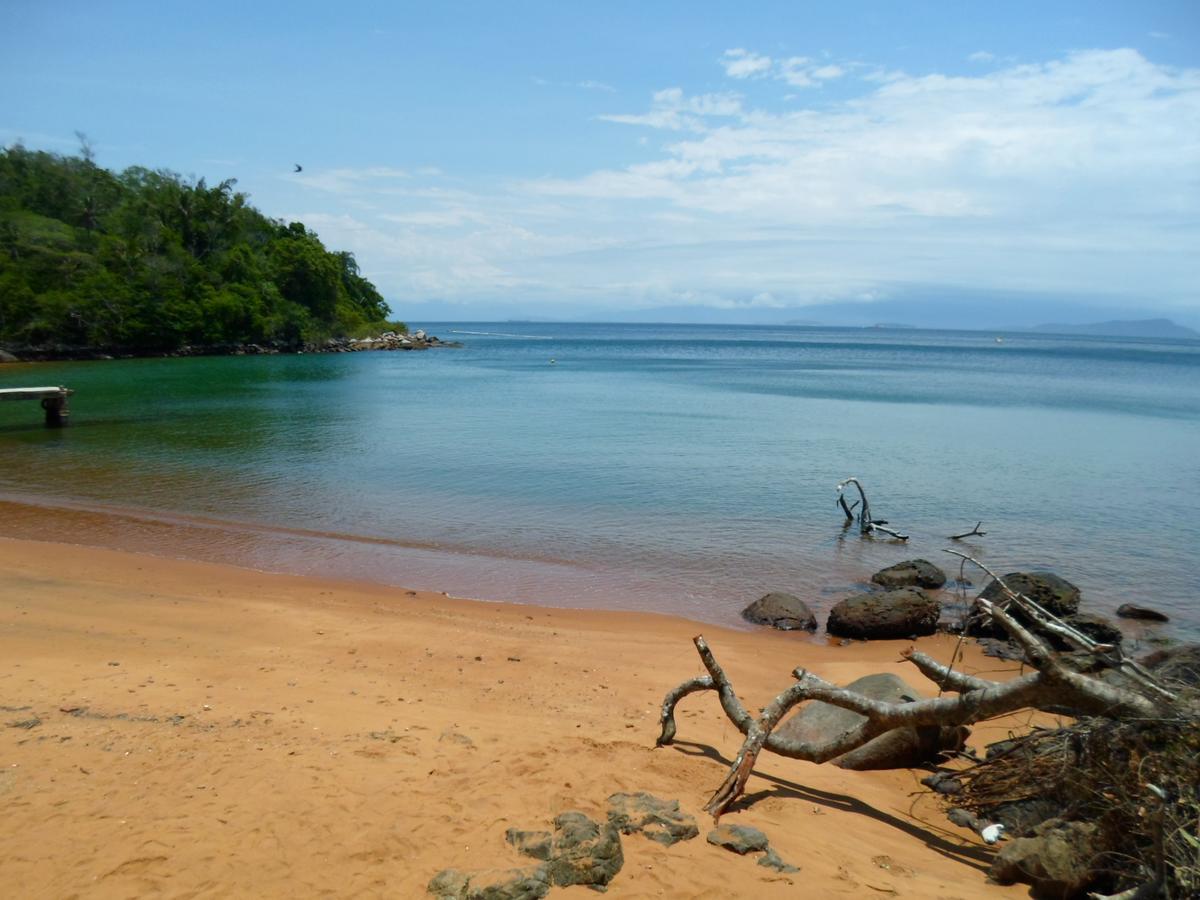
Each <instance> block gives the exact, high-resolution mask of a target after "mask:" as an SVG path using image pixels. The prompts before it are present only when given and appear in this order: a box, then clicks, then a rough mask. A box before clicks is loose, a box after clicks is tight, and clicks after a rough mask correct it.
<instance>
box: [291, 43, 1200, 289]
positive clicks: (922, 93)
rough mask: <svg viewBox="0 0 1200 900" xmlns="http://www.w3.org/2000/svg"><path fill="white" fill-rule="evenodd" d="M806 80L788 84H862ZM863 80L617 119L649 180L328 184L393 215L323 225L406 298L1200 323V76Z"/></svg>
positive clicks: (1078, 60)
mask: <svg viewBox="0 0 1200 900" xmlns="http://www.w3.org/2000/svg"><path fill="white" fill-rule="evenodd" d="M789 62H792V60H784V61H781V62H779V63H776V64H775V66H776V67H775V68H774V69H773V70H772V71H773V73H775V76H776V77H780V78H782V77H783V76H782V74H781V73H783V72H785V71H791V72H793V73H800V74H802V75H803V77H805V78H808V79H810V80H813V81H816V80H818V78H819V76H818V75H817V72H818V70H821V69H831V68H845V67H841V66H834V64H832V63H825V64H824V65H817V64H815V63H812V62H811V61H809V60H799V59H797V60H795V62H794V65H793V66H792V67H791V68H790V69H786V68H785V67H784V63H789ZM847 71H848V69H847ZM858 71H859V72H863V71H865V72H866V74H860V75H859V77H858V78H856V79H853V80H851V79H848V78H847V81H846V85H845V87H846V89H853V90H855V91H857V94H856V95H855V96H853V97H851V98H850V99H836V100H828V99H826V101H825V102H823V103H821V104H820V105H812V106H807V107H803V106H802V107H801V108H798V109H791V108H789V109H788V111H783V112H781V111H779V110H777V109H772V108H770V107H761V106H756V105H748V101H747V100H746V99H745V98H743V97H740V96H738V95H735V94H728V93H715V94H714V93H708V94H690V93H688V92H686V91H685V90H684V89H683V88H681V87H673V88H667V89H664V90H661V91H658V92H656V93H654V94H653V95H652V97H651V98H650V101H649V104H648V109H645V110H643V111H636V110H634V111H629V112H623V113H617V114H613V115H608V116H605V117H604V118H605V119H606V120H607V121H610V122H614V123H624V124H633V125H638V126H642V127H645V128H647V129H648V131H647V134H648V135H650V136H651V140H650V143H649V144H648V146H647V147H644V148H641V149H639V150H638V151H637V153H638V157H639V161H637V162H633V161H629V162H627V163H625V164H616V165H612V166H610V167H606V168H602V169H597V170H595V171H592V172H590V173H587V174H585V175H583V176H580V177H569V178H567V177H547V178H540V179H534V180H524V181H517V182H512V183H508V184H491V185H489V186H488V187H487V188H486V189H485V188H478V187H476V188H474V189H467V188H465V187H461V186H460V187H458V188H452V187H447V185H446V183H445V181H444V178H442V177H440V176H433V175H421V174H418V173H415V172H414V173H411V174H409V173H407V172H405V171H404V170H380V169H374V170H371V169H368V170H360V171H357V172H350V171H347V170H337V172H336V174H334V173H324V175H314V176H313V177H315V178H317V179H319V180H322V179H323V178H327V179H328V182H329V184H332V185H334V186H335V187H336V188H337V189H338V190H341V191H343V192H344V193H345V195H346V197H348V198H359V199H362V200H364V201H365V200H366V199H368V198H369V199H370V200H371V202H372V203H374V204H375V205H377V206H378V207H379V209H378V210H374V211H364V212H362V213H361V214H359V213H356V214H355V215H354V216H353V217H348V216H338V215H333V214H328V213H322V212H320V211H318V212H315V213H312V214H309V215H304V216H301V217H300V218H301V219H302V220H303V221H305V222H308V223H310V224H313V225H314V226H315V227H320V228H321V233H322V237H323V238H324V237H326V233H325V229H327V228H328V229H331V231H332V234H333V236H334V237H335V238H336V239H332V240H330V243H331V245H333V246H347V247H349V248H350V249H353V250H355V251H356V252H358V253H359V257H360V260H361V261H362V263H363V265H364V269H365V270H366V271H367V273H368V275H370V276H371V277H372V278H377V279H378V280H379V282H380V283H381V285H383V286H384V287H385V289H386V290H387V291H388V292H389V296H392V295H399V296H403V297H413V298H422V297H425V296H438V297H443V298H448V299H455V300H469V299H471V298H477V297H491V298H495V297H497V296H510V297H514V298H534V297H546V298H555V299H556V302H561V303H564V304H569V303H573V302H585V301H586V302H596V303H602V302H605V298H607V301H608V302H611V301H613V300H619V301H621V302H622V303H624V304H625V305H631V304H633V303H636V302H640V303H645V304H659V303H689V304H691V303H704V304H708V305H724V306H728V305H729V304H741V305H745V304H756V305H759V306H774V305H779V306H790V305H797V304H804V303H811V302H823V301H828V300H832V299H848V300H849V299H855V298H858V299H859V300H862V299H863V298H868V299H869V298H878V297H883V296H886V295H887V293H888V291H889V289H890V286H892V285H895V284H897V283H920V284H927V285H945V286H953V285H973V286H976V287H980V288H986V289H988V290H1010V291H1028V290H1036V291H1042V292H1073V293H1077V294H1088V295H1091V296H1095V297H1104V296H1125V297H1139V296H1141V297H1147V298H1152V299H1153V300H1154V301H1155V302H1162V303H1164V304H1167V305H1169V304H1171V303H1176V304H1182V305H1184V306H1186V305H1188V304H1190V305H1191V306H1192V307H1193V308H1194V307H1195V306H1196V295H1195V285H1196V284H1197V283H1200V268H1198V265H1197V262H1196V261H1195V260H1196V254H1195V252H1194V251H1195V246H1196V244H1197V240H1198V237H1200V235H1198V227H1197V225H1196V223H1197V222H1198V221H1200V188H1198V186H1197V184H1198V183H1197V179H1196V175H1195V173H1196V172H1197V171H1200V141H1198V140H1197V138H1196V135H1197V134H1200V70H1198V69H1181V68H1174V67H1169V66H1161V65H1157V64H1155V63H1152V62H1150V61H1149V60H1147V59H1146V58H1145V57H1143V56H1142V55H1140V54H1139V53H1137V52H1136V51H1134V50H1088V51H1081V52H1076V53H1072V54H1069V55H1067V56H1065V57H1063V58H1061V59H1056V60H1052V61H1049V62H1043V63H1037V64H1026V65H1010V66H1008V67H1005V68H1000V69H996V70H994V71H988V72H986V73H982V74H977V75H972V76H963V75H947V74H941V73H931V74H924V75H908V74H904V73H897V72H890V73H886V74H884V75H881V74H878V73H872V72H871V71H870V70H869V69H865V68H863V69H859V70H858ZM824 77H826V78H831V77H833V73H832V72H829V71H827V72H826V73H825V75H824ZM779 87H780V89H782V88H783V86H782V85H780V86H779ZM802 96H812V94H811V93H806V94H804V95H802ZM801 102H802V101H801ZM564 127H565V126H564ZM647 154H649V158H647ZM380 172H395V173H396V174H395V175H394V176H393V177H389V176H386V175H381V174H379V173H380ZM367 173H375V174H367ZM306 174H307V173H306ZM324 184H325V182H324V180H322V184H320V185H309V186H311V187H318V186H319V187H322V191H324V192H326V193H328V191H329V190H330V189H331V188H329V187H326V186H324ZM389 184H392V185H395V186H403V189H402V190H396V191H395V192H394V193H385V194H383V195H380V193H379V189H380V188H381V187H383V188H386V187H387V185H389ZM312 196H314V197H316V196H318V194H316V193H314V194H313V195H312ZM321 216H325V218H320V217H321ZM547 302H550V301H549V300H548V301H547ZM864 302H865V301H864Z"/></svg>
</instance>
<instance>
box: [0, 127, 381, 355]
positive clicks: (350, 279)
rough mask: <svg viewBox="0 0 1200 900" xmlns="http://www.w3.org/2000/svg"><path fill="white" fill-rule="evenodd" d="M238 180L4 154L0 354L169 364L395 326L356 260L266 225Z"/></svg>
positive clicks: (312, 238) (296, 227)
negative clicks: (133, 356)
mask: <svg viewBox="0 0 1200 900" xmlns="http://www.w3.org/2000/svg"><path fill="white" fill-rule="evenodd" d="M234 184H235V182H234V181H233V180H232V179H230V180H228V181H223V182H221V183H220V184H217V185H214V186H211V187H210V186H209V185H207V184H205V181H204V179H203V178H201V179H200V180H199V181H196V182H195V183H194V184H193V183H190V182H188V181H187V180H185V179H183V178H181V177H180V176H179V175H176V174H174V173H172V172H165V171H151V170H150V169H144V168H140V167H134V168H130V169H126V170H125V171H124V172H121V173H119V174H118V173H114V172H110V171H108V170H106V169H102V168H100V167H99V166H97V165H95V163H94V162H93V161H92V159H91V154H90V152H89V150H88V147H87V145H86V143H85V145H84V148H83V152H82V153H81V155H79V156H59V155H57V154H52V153H45V152H40V151H32V150H27V149H25V148H24V147H22V146H19V145H18V146H14V147H9V148H7V149H0V343H3V344H9V345H13V346H35V345H56V346H75V347H92V348H98V349H115V350H122V351H127V352H134V353H137V352H150V353H152V352H161V351H169V350H173V349H176V348H178V347H180V346H183V345H185V344H200V345H221V344H239V343H262V342H272V341H275V342H284V343H286V344H290V345H297V344H300V343H301V342H304V341H316V340H320V339H322V338H324V337H328V336H334V335H346V334H356V333H362V332H364V331H366V330H369V329H372V328H374V329H379V328H382V327H385V326H386V323H385V317H386V315H387V311H388V310H387V305H386V304H385V303H384V300H383V298H382V297H381V296H380V294H379V292H378V291H377V290H376V289H375V287H374V285H372V284H371V283H370V282H369V281H367V280H366V279H365V278H363V277H362V275H360V274H359V270H358V265H357V263H355V261H354V255H353V254H351V253H335V252H331V251H329V250H326V249H325V247H324V246H323V245H322V244H321V241H320V240H319V239H318V238H317V236H316V234H314V233H312V232H311V231H308V230H307V229H306V228H305V227H304V226H303V225H301V224H300V223H298V222H292V223H291V224H284V223H283V222H280V221H275V220H272V219H269V218H267V217H266V216H264V215H263V214H262V213H260V212H258V210H256V209H254V208H253V207H252V206H249V205H247V203H246V196H245V195H244V194H240V193H237V192H236V191H235V190H234Z"/></svg>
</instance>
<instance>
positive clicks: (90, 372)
mask: <svg viewBox="0 0 1200 900" xmlns="http://www.w3.org/2000/svg"><path fill="white" fill-rule="evenodd" d="M424 328H425V329H426V330H427V331H429V332H430V333H433V334H436V335H438V336H439V337H440V338H442V339H443V340H454V341H461V343H462V347H461V348H445V349H435V350H428V351H422V352H360V353H345V354H309V355H279V356H237V357H199V358H197V357H191V358H171V359H133V360H105V361H90V362H62V363H38V364H11V365H5V366H0V387H18V386H27V385H41V384H63V385H66V386H68V387H70V388H72V389H74V390H75V392H76V393H75V395H74V397H73V398H72V400H71V420H70V421H71V424H70V426H69V427H67V428H64V429H60V430H55V429H47V428H45V427H43V425H42V421H41V411H40V410H39V409H37V408H36V404H33V403H4V404H0V536H8V537H21V538H35V539H39V540H50V541H58V542H63V543H70V544H82V545H92V546H102V547H118V548H122V549H129V550H136V551H141V552H148V553H153V554H159V555H162V556H169V557H183V558H189V559H199V560H210V561H218V562H225V563H233V564H236V565H240V566H246V567H251V568H255V569H260V570H266V571H277V572H287V573H296V574H318V575H322V576H328V577H335V578H346V579H356V580H362V581H369V582H377V583H385V584H391V585H402V586H404V587H408V588H419V589H429V590H436V591H445V592H447V593H449V594H451V595H455V596H465V597H475V598H480V599H486V600H497V601H518V602H522V603H530V604H540V605H547V606H555V607H577V608H600V609H613V610H641V611H647V612H655V613H664V614H671V615H678V616H684V617H687V618H689V619H693V620H696V621H698V622H706V623H717V624H721V625H728V626H734V627H746V626H744V624H743V623H742V620H741V618H740V612H741V610H742V609H743V608H744V607H745V606H746V605H747V604H749V603H750V602H751V601H753V600H755V599H757V598H758V597H760V596H762V595H763V594H765V593H767V592H770V591H786V592H789V593H793V594H796V595H797V596H799V597H801V598H803V599H804V600H806V601H808V602H809V603H810V604H811V605H812V606H814V607H815V608H816V609H817V610H818V611H819V612H823V611H825V610H827V609H828V608H829V607H830V606H832V605H833V604H834V603H835V602H837V600H839V599H841V598H842V597H845V596H848V595H850V594H852V593H855V592H858V591H860V590H863V589H865V587H866V586H867V583H868V581H869V579H870V576H871V574H872V573H873V572H875V571H876V570H878V569H880V568H882V567H884V566H887V565H890V564H892V563H895V562H898V561H900V560H904V559H910V558H914V557H922V558H925V559H929V560H931V561H933V562H935V563H937V564H938V565H940V566H942V567H943V568H944V569H945V570H946V571H947V572H948V573H949V574H950V576H951V579H952V588H953V590H950V591H947V592H946V593H947V596H950V595H951V594H954V595H957V597H958V599H959V600H960V601H961V600H962V599H963V597H966V596H968V595H972V596H973V593H974V592H976V591H978V589H979V588H980V587H982V585H983V584H984V583H986V581H987V578H986V576H984V575H983V574H982V572H981V571H980V570H978V569H977V568H975V567H974V566H973V565H970V564H965V563H962V562H961V560H960V559H958V558H957V557H954V556H952V555H950V554H948V553H946V552H945V551H946V550H947V549H956V550H959V551H961V552H963V553H967V554H969V555H971V556H974V557H975V558H977V559H978V560H980V561H981V562H983V563H985V564H986V565H987V566H989V567H991V568H993V569H995V570H996V571H998V572H1001V573H1007V572H1013V571H1021V570H1050V571H1054V572H1056V573H1058V574H1060V575H1061V576H1063V577H1064V578H1066V579H1067V580H1069V581H1071V582H1072V583H1074V584H1076V585H1078V586H1079V587H1080V589H1081V590H1082V592H1083V598H1084V599H1083V608H1084V610H1085V611H1090V612H1095V613H1099V614H1104V615H1111V614H1112V613H1113V611H1114V610H1115V608H1116V607H1117V606H1118V605H1120V604H1122V603H1134V604H1138V605H1143V606H1150V607H1153V608H1155V609H1158V610H1161V611H1163V612H1165V613H1167V614H1168V615H1169V616H1170V617H1171V620H1172V621H1171V622H1170V623H1169V624H1168V625H1166V626H1147V625H1132V624H1131V625H1128V626H1127V628H1128V630H1129V633H1130V635H1131V636H1132V637H1133V638H1134V639H1135V640H1139V641H1140V640H1145V641H1148V642H1153V641H1154V640H1156V639H1157V638H1158V637H1160V636H1163V635H1166V636H1171V637H1175V638H1191V639H1196V638H1198V637H1200V603H1198V602H1197V601H1198V594H1200V588H1198V585H1200V574H1198V573H1200V568H1198V566H1200V564H1198V562H1197V559H1198V558H1200V342H1192V341H1169V340H1148V339H1147V340H1139V339H1116V338H1103V337H1075V336H1059V335H1048V334H1031V333H1019V332H995V333H993V332H965V331H925V330H913V329H870V328H868V329H836V328H812V327H765V326H713V325H647V324H636V325H633V324H561V323H553V324H550V323H546V324H544V323H533V322H509V323H432V324H426V325H424ZM852 476H853V477H855V478H857V479H859V481H860V482H861V483H862V485H863V486H864V487H865V490H866V492H867V496H868V498H869V500H870V505H871V511H872V513H873V515H874V516H875V517H876V518H880V519H886V520H887V521H888V523H889V527H893V528H895V529H897V530H898V531H901V532H903V533H905V534H908V535H909V539H908V541H907V542H899V541H896V540H893V539H887V538H885V537H878V536H877V537H864V536H862V535H861V534H860V533H859V532H858V530H857V529H856V528H855V527H846V524H845V517H844V516H843V514H842V512H841V510H840V509H839V507H838V505H837V497H838V491H837V485H838V484H839V482H842V481H843V480H845V479H846V478H848V477H852ZM852 496H854V497H856V496H857V494H856V493H855V494H853V495H852ZM976 523H982V524H980V526H979V529H978V530H979V531H982V532H984V533H985V534H984V535H982V536H979V535H976V536H972V537H970V538H966V539H961V540H952V539H951V538H950V536H951V535H955V534H961V533H963V532H967V531H970V530H972V528H973V527H974V526H976Z"/></svg>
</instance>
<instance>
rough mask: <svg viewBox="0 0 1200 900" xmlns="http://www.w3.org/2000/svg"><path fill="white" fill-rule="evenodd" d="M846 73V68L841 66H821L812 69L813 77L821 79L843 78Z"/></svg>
mask: <svg viewBox="0 0 1200 900" xmlns="http://www.w3.org/2000/svg"><path fill="white" fill-rule="evenodd" d="M845 74H846V70H845V69H843V68H842V67H841V66H832V65H830V66H821V67H820V68H816V69H813V70H812V77H813V78H816V79H817V80H819V81H829V80H831V79H834V78H841V77H842V76H843V75H845Z"/></svg>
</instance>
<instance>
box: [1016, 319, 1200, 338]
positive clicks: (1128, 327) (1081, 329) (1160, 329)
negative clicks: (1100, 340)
mask: <svg viewBox="0 0 1200 900" xmlns="http://www.w3.org/2000/svg"><path fill="white" fill-rule="evenodd" d="M1028 330H1029V331H1039V332H1044V333H1049V334H1087V335H1094V336H1096V337H1141V338H1180V339H1183V340H1200V331H1196V330H1195V329H1192V328H1188V327H1187V326H1185V325H1179V324H1176V323H1175V322H1172V321H1171V320H1170V319H1115V320H1113V321H1111V322H1092V323H1090V324H1087V325H1062V324H1050V325H1035V326H1034V327H1033V328H1030V329H1028Z"/></svg>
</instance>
